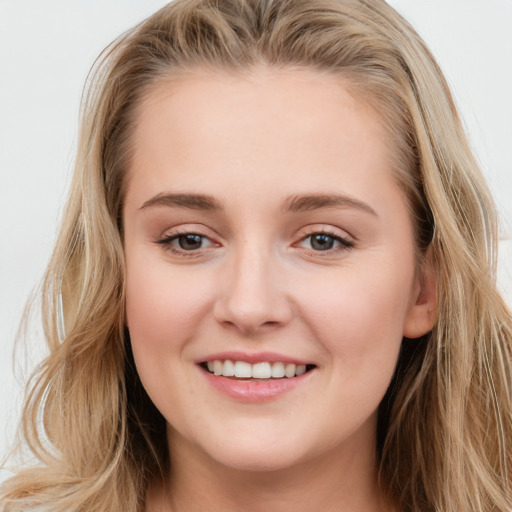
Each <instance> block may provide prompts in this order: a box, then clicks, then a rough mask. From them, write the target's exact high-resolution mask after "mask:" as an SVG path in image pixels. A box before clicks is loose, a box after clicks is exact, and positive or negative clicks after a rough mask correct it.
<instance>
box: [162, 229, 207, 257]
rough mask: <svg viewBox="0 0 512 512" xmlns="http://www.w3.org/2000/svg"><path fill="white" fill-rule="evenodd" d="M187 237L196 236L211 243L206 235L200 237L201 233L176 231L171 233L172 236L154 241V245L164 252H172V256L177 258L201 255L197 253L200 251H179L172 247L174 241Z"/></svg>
mask: <svg viewBox="0 0 512 512" xmlns="http://www.w3.org/2000/svg"><path fill="white" fill-rule="evenodd" d="M187 235H192V236H198V237H201V238H202V239H203V240H204V239H206V240H209V241H210V242H211V239H210V238H209V237H207V236H206V235H202V234H201V233H196V232H194V231H178V232H176V233H173V234H172V235H167V236H164V237H163V238H160V239H159V240H157V241H156V243H157V244H158V245H161V246H162V247H163V249H164V250H165V251H169V252H172V253H173V254H177V255H179V256H185V257H194V256H198V255H200V254H201V253H200V252H199V251H201V249H196V250H190V251H187V250H185V249H179V248H177V247H174V246H173V245H172V242H174V240H178V239H179V238H180V237H184V236H187ZM212 243H213V242H212Z"/></svg>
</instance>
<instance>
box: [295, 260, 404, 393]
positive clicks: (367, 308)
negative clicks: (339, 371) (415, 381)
mask: <svg viewBox="0 0 512 512" xmlns="http://www.w3.org/2000/svg"><path fill="white" fill-rule="evenodd" d="M371 268H375V267H372V266H370V265H362V266H361V267H358V268H355V267H347V268H344V269H336V273H333V275H331V276H327V278H325V279H322V280H315V281H314V282H311V283H307V284H306V286H304V288H303V289H302V291H301V296H302V299H303V300H302V314H303V316H304V317H305V318H307V319H308V324H309V326H311V327H312V328H313V329H314V331H315V332H314V336H315V338H316V339H318V340H319V342H320V343H321V344H322V345H323V348H324V350H325V352H326V353H330V354H332V356H333V361H335V362H336V361H337V362H342V363H344V376H345V377H346V378H347V379H351V378H354V377H359V378H361V376H362V375H367V376H368V377H369V378H372V374H375V376H377V375H378V374H379V370H381V371H382V373H383V375H382V377H383V379H384V381H386V386H387V381H388V380H389V379H390V378H391V375H392V373H393V371H394V367H395V364H396V360H397V356H398V351H399V348H400V345H401V342H402V332H403V323H404V319H405V316H406V312H407V309H408V305H409V300H410V299H409V297H410V288H411V283H412V276H413V265H404V266H401V265H398V266H395V267H394V268H395V269H397V270H394V268H393V267H390V266H387V267H386V265H382V266H378V267H377V268H383V269H385V268H387V269H388V271H387V272H384V271H377V272H372V271H371V270H370V269H371ZM398 269H403V273H402V272H399V271H398Z"/></svg>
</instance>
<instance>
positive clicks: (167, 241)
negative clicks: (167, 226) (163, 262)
mask: <svg viewBox="0 0 512 512" xmlns="http://www.w3.org/2000/svg"><path fill="white" fill-rule="evenodd" d="M157 243H158V244H160V245H162V246H164V248H165V249H167V250H170V251H172V252H175V253H185V252H189V253H190V252H194V251H200V250H201V249H206V248H207V247H210V246H212V245H213V242H212V241H211V240H210V239H209V238H208V237H207V236H205V235H200V234H198V233H175V234H172V235H168V236H165V237H163V238H162V239H160V240H158V241H157Z"/></svg>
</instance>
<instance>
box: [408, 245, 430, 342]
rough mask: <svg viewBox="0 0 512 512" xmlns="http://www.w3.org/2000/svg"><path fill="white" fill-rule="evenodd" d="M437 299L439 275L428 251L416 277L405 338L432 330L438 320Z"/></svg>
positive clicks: (417, 336)
mask: <svg viewBox="0 0 512 512" xmlns="http://www.w3.org/2000/svg"><path fill="white" fill-rule="evenodd" d="M437 300H438V297H437V275H436V273H435V271H434V266H433V264H432V258H431V256H430V253H427V255H426V256H425V259H424V261H423V263H422V265H421V268H420V269H419V271H418V275H417V276H416V278H415V282H414V285H413V289H412V294H411V302H410V304H409V309H408V310H407V314H406V316H405V319H404V328H403V336H404V337H405V338H419V337H420V336H423V335H424V334H427V333H428V332H429V331H431V330H432V328H433V327H434V325H435V323H436V321H437V306H438V302H437Z"/></svg>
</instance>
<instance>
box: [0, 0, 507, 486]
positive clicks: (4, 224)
mask: <svg viewBox="0 0 512 512" xmlns="http://www.w3.org/2000/svg"><path fill="white" fill-rule="evenodd" d="M165 3H166V2H165V1H164V0H44V1H41V0H0V458H1V457H2V455H3V454H4V453H5V450H6V446H7V443H8V441H9V440H10V439H11V438H12V433H13V431H14V427H15V424H16V421H17V416H18V412H19V405H20V401H21V391H20V390H21V382H18V383H16V381H15V379H14V376H13V364H12V350H13V345H14V337H15V331H16V328H17V325H18V323H19V321H20V317H21V312H22V308H23V305H24V303H25V301H26V300H27V297H28V295H29V293H30V291H31V290H32V289H33V288H34V286H35V285H36V284H37V283H38V282H39V280H40V278H41V276H42V273H43V271H44V267H45V264H46V261H47V259H48V257H49V254H50V251H51V248H52V245H53V243H54V240H55V235H56V230H57V225H58V221H59V218H60V214H61V210H62V206H63V202H64V198H65V196H66V187H67V184H68V182H69V177H70V169H71V168H72V161H73V156H74V148H75V143H76V136H77V123H78V116H77V114H78V108H79V102H80V95H81V90H82V86H83V83H84V81H85V78H86V76H87V73H88V70H89V68H90V67H91V65H92V63H93V61H94V59H95V57H96V56H97V55H98V54H99V52H100V51H101V50H102V49H103V48H104V47H105V46H106V45H107V44H108V43H109V42H110V41H111V40H112V39H114V38H115V37H116V36H117V35H119V34H120V33H121V32H122V31H124V30H126V29H127V28H129V27H131V26H132V25H134V24H135V23H137V22H138V21H140V20H141V19H142V18H144V17H145V16H147V15H149V14H151V13H152V12H153V11H155V10H156V9H157V8H159V7H161V6H163V5H164V4H165ZM390 3H391V4H392V5H393V6H394V7H395V8H397V9H398V10H399V11H400V12H401V13H402V14H403V15H404V16H405V17H406V18H407V19H408V20H409V21H410V22H411V23H412V24H413V25H414V26H415V27H416V29H417V30H418V31H419V33H420V34H421V35H422V36H423V37H424V39H425V40H426V42H427V44H428V45H429V46H430V48H431V49H432V51H433V52H434V54H435V55H436V57H437V58H438V60H439V62H440V64H441V67H442V68H443V69H444V71H445V73H446V74H447V77H448V80H449V83H450V85H451V86H452V88H453V90H454V93H455V97H456V101H457V104H458V105H459V107H460V109H461V111H462V115H463V117H464V120H465V123H466V126H467V128H468V131H469V133H470V137H471V141H472V144H473V147H474V149H475V152H476V153H477V155H478V157H479V159H480V161H481V164H482V167H483V169H484V172H485V173H486V175H487V177H488V179H489V182H490V184H491V187H492V189H493V192H494V195H495V197H496V200H497V201H498V204H499V207H500V212H501V215H502V224H501V236H502V238H503V239H504V240H503V241H502V242H501V249H500V277H499V279H500V284H501V286H502V288H503V290H504V294H505V295H506V297H507V300H508V301H509V302H510V303H511V304H512V270H511V267H512V240H510V239H511V238H512V163H511V162H512V158H511V151H510V147H511V145H512V93H511V92H510V91H512V0H393V1H391V2H390ZM34 338H35V340H34V342H35V344H34V347H33V348H32V346H31V348H29V349H28V358H27V357H26V358H24V359H23V361H25V367H26V369H25V372H24V373H23V372H20V373H21V374H20V375H19V377H20V380H23V378H25V377H26V370H27V369H30V368H32V366H33V364H34V363H35V362H36V361H37V359H38V357H40V356H39V355H38V354H40V353H41V348H40V347H41V340H40V336H39V340H37V338H38V335H37V332H36V333H35V335H34ZM18 369H19V368H18ZM0 478H1V474H0Z"/></svg>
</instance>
